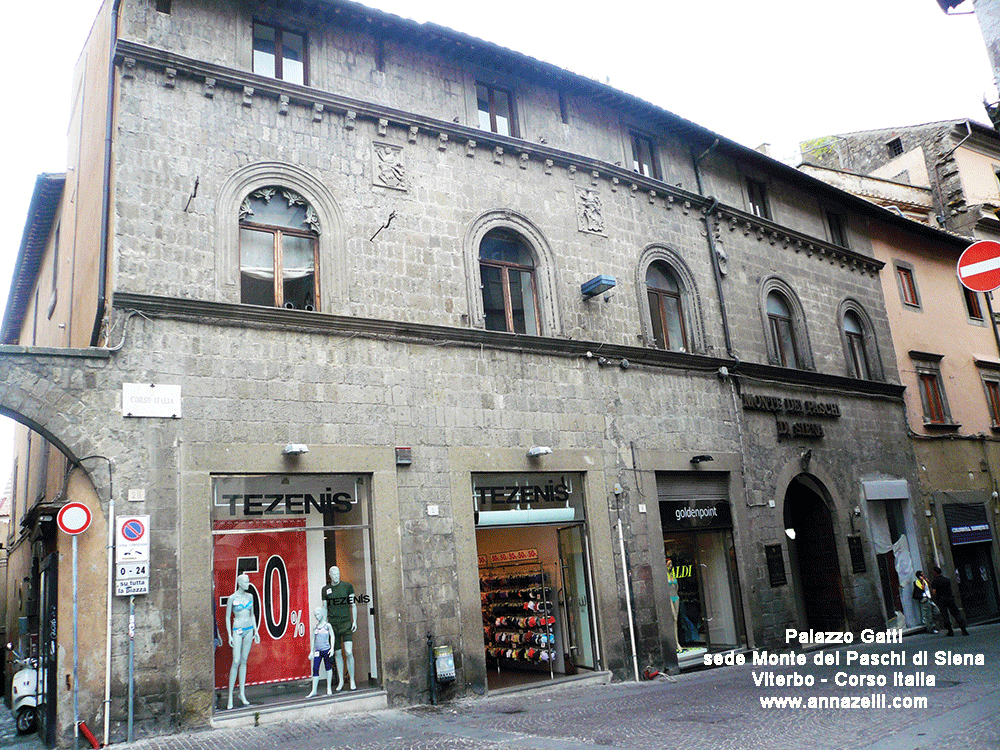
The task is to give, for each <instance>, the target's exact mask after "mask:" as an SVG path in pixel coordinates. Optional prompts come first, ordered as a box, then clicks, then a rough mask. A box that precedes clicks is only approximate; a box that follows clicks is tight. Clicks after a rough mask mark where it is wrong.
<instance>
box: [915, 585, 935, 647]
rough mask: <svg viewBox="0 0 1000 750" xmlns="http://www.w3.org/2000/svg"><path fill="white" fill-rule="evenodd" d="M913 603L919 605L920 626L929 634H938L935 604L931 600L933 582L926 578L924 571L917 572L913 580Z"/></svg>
mask: <svg viewBox="0 0 1000 750" xmlns="http://www.w3.org/2000/svg"><path fill="white" fill-rule="evenodd" d="M913 601H915V602H916V603H917V607H918V608H919V609H920V624H921V625H923V626H924V627H925V628H926V629H927V630H928V632H931V633H936V632H938V629H937V627H935V625H934V602H933V601H932V599H931V582H930V581H928V580H927V579H926V578H924V572H923V571H922V570H918V571H917V572H916V578H915V579H914V580H913Z"/></svg>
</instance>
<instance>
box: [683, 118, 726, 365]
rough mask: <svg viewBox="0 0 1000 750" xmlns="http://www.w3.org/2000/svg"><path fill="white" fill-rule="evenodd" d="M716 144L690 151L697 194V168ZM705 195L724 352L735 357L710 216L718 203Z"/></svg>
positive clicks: (700, 188)
mask: <svg viewBox="0 0 1000 750" xmlns="http://www.w3.org/2000/svg"><path fill="white" fill-rule="evenodd" d="M718 145H719V139H718V138H716V139H715V140H714V141H712V145H711V146H709V147H708V148H706V149H705V150H704V151H703V152H702V153H701V155H700V156H695V155H694V152H693V151H692V152H691V162H692V164H693V165H694V179H695V182H696V183H697V185H698V195H702V196H705V190H704V187H703V186H702V182H701V170H700V169H699V165H700V164H701V162H702V160H703V159H704V158H705V157H706V156H708V155H709V154H710V153H711V152H712V150H713V149H715V147H716V146H718ZM705 197H709V198H712V204H711V205H710V206H709V207H708V210H707V211H706V212H705V230H706V234H707V236H708V254H709V256H710V259H711V261H712V275H713V276H714V277H715V290H716V292H717V293H718V295H719V312H720V314H721V317H722V335H723V336H724V337H725V339H726V354H728V355H729V357H730V358H731V359H737V357H736V354H734V353H733V338H732V335H731V334H730V332H729V315H728V314H727V313H726V297H725V293H724V292H723V290H722V269H721V267H720V266H719V256H718V254H717V253H716V250H715V225H714V222H713V220H712V216H713V214H714V212H715V208H716V206H718V205H719V200H718V198H715V197H712V196H705Z"/></svg>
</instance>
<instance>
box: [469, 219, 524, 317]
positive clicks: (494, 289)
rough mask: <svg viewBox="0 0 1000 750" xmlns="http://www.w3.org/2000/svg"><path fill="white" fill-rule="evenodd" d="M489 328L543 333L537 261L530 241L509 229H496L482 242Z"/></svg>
mask: <svg viewBox="0 0 1000 750" xmlns="http://www.w3.org/2000/svg"><path fill="white" fill-rule="evenodd" d="M479 272H480V276H481V278H482V289H483V314H484V317H485V320H486V330H488V331H507V332H509V333H526V334H528V335H530V336H537V335H539V324H538V320H539V312H538V295H537V292H536V289H535V262H534V258H533V256H532V254H531V250H530V248H529V246H528V244H527V243H526V242H525V241H524V240H523V239H522V238H521V237H520V236H519V235H517V234H516V233H514V232H512V231H510V230H507V229H493V230H490V231H489V232H487V233H486V235H485V236H484V237H483V239H482V242H480V244H479Z"/></svg>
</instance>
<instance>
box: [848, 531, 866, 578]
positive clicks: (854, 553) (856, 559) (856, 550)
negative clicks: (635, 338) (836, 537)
mask: <svg viewBox="0 0 1000 750" xmlns="http://www.w3.org/2000/svg"><path fill="white" fill-rule="evenodd" d="M847 549H848V550H849V551H850V553H851V572H852V573H855V574H861V573H866V572H867V571H868V565H867V564H866V563H865V549H864V547H863V546H862V545H861V537H860V536H849V537H847Z"/></svg>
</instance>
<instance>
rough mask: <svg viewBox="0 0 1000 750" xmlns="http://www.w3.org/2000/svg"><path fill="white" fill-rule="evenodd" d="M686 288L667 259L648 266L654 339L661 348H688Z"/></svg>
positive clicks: (679, 349)
mask: <svg viewBox="0 0 1000 750" xmlns="http://www.w3.org/2000/svg"><path fill="white" fill-rule="evenodd" d="M682 294H683V289H682V287H681V285H680V284H679V283H678V281H677V277H676V276H674V273H673V271H671V269H670V267H669V266H667V264H666V263H663V262H662V261H654V262H653V263H650V264H649V268H647V269H646V297H647V299H648V300H649V319H650V323H651V324H652V328H653V330H652V333H653V340H654V342H655V343H656V346H657V347H658V348H660V349H667V350H669V351H675V352H678V351H680V352H684V351H688V350H689V349H688V341H687V332H686V328H685V325H684V305H683V299H682Z"/></svg>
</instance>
